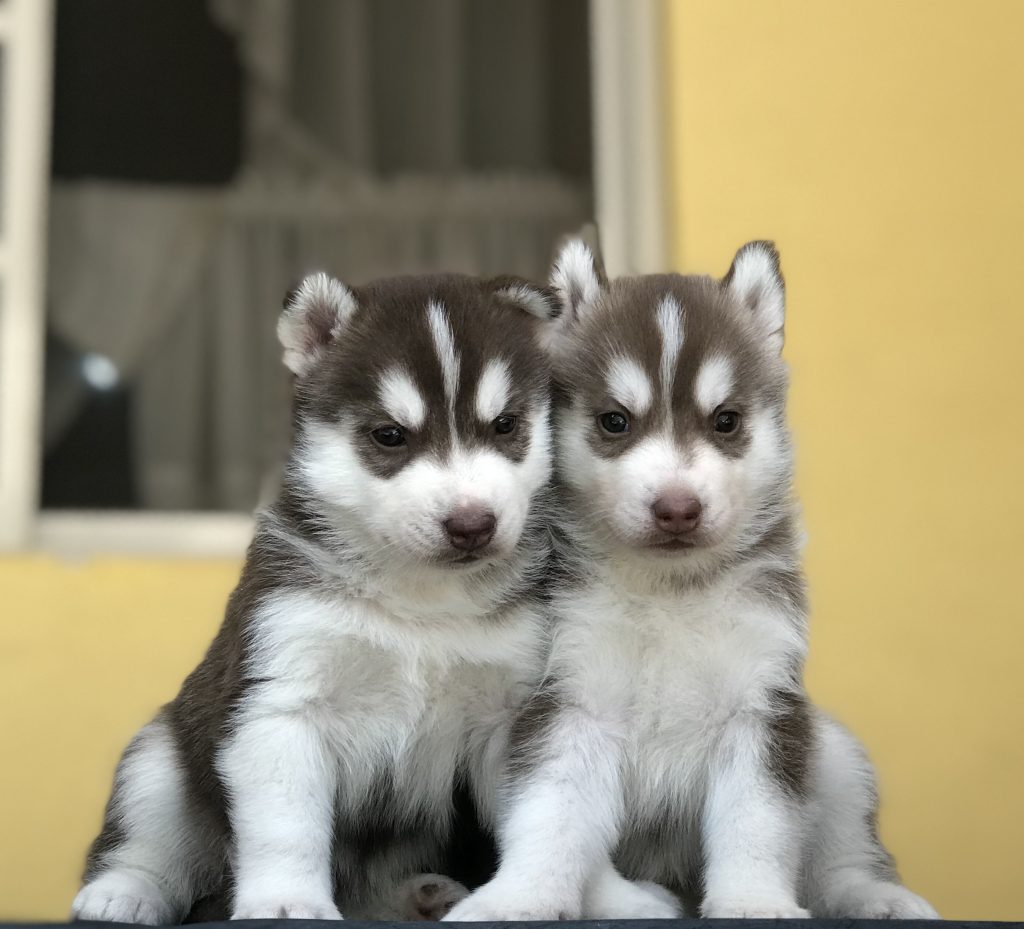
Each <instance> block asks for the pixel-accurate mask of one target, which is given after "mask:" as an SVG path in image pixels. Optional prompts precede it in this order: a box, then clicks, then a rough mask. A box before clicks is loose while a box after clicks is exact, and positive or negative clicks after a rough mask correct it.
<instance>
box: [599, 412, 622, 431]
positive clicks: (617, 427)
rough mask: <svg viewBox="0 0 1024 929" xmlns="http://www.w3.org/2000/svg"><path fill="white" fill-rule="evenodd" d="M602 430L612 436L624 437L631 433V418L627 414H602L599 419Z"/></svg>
mask: <svg viewBox="0 0 1024 929" xmlns="http://www.w3.org/2000/svg"><path fill="white" fill-rule="evenodd" d="M597 421H598V423H600V424H601V428H602V429H603V430H604V431H605V432H607V433H609V434H610V435H622V434H623V433H625V432H629V417H627V416H626V414H625V413H614V412H612V413H602V414H601V415H600V416H598V417H597Z"/></svg>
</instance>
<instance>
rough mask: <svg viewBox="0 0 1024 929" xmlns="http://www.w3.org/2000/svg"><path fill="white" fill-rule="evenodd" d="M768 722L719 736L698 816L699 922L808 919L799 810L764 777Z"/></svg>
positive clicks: (742, 722)
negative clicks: (800, 896)
mask: <svg viewBox="0 0 1024 929" xmlns="http://www.w3.org/2000/svg"><path fill="white" fill-rule="evenodd" d="M769 744H770V728H769V723H768V721H767V720H765V719H763V718H760V717H759V716H757V715H755V714H743V715H742V716H738V717H737V718H736V719H734V720H733V721H732V722H730V723H729V724H728V728H727V731H726V732H725V733H724V736H723V740H722V744H721V746H720V751H719V753H718V755H717V758H716V764H715V768H714V770H712V772H711V774H710V784H709V789H708V794H707V799H706V804H705V809H704V817H703V819H704V822H703V838H704V857H705V866H706V872H705V897H704V903H703V905H702V907H701V915H703V916H704V917H706V918H723V919H792V918H799V917H805V916H808V915H809V914H808V912H807V910H805V909H803V908H802V907H801V906H800V905H799V904H798V903H797V892H796V885H797V877H798V872H799V866H800V862H801V857H802V852H803V847H802V845H803V843H802V838H803V836H802V832H803V817H802V810H801V804H800V802H799V800H798V798H797V797H795V796H794V795H793V791H792V790H791V789H788V788H787V786H786V785H785V784H783V783H782V782H780V780H779V778H778V777H777V776H776V774H775V773H774V772H773V771H772V770H770V767H769V764H768V757H769V755H768V753H769Z"/></svg>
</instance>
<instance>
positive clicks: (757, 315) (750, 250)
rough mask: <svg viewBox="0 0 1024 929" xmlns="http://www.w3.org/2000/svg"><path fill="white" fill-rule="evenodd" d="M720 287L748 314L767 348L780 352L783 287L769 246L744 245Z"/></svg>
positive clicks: (783, 305)
mask: <svg viewBox="0 0 1024 929" xmlns="http://www.w3.org/2000/svg"><path fill="white" fill-rule="evenodd" d="M722 285H723V286H724V287H725V288H726V289H727V290H728V291H729V292H730V293H731V294H732V295H733V296H734V297H736V299H737V300H739V302H740V303H741V304H742V305H743V306H744V307H745V308H746V309H748V310H749V311H750V313H751V314H752V315H753V317H754V320H755V322H756V323H757V324H758V326H760V328H761V331H762V332H763V333H764V336H765V339H766V340H767V341H768V344H769V346H770V347H771V348H772V349H773V350H774V351H777V352H781V351H782V340H783V327H784V324H785V321H786V284H785V281H783V279H782V271H781V269H780V268H779V253H778V251H777V250H776V248H775V245H774V243H772V242H748V243H747V244H746V245H744V246H743V248H741V249H740V250H739V251H738V252H737V253H736V257H735V258H733V260H732V267H730V268H729V272H728V274H726V275H725V277H724V278H722Z"/></svg>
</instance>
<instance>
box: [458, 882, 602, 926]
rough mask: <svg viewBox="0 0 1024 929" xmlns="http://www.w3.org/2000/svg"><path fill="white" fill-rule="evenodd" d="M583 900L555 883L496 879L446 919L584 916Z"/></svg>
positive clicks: (485, 920) (484, 920) (519, 919)
mask: <svg viewBox="0 0 1024 929" xmlns="http://www.w3.org/2000/svg"><path fill="white" fill-rule="evenodd" d="M582 916H583V901H582V900H579V899H575V900H574V899H571V898H570V895H568V894H565V893H564V892H559V889H558V888H556V887H554V886H549V887H536V886H533V887H526V886H517V885H511V884H510V885H505V884H499V885H496V882H494V881H492V882H491V883H490V884H485V885H484V886H483V887H481V888H480V889H479V890H478V891H476V893H472V894H470V895H469V896H468V897H467V898H466V899H465V900H463V901H462V902H461V903H457V904H455V906H454V907H452V909H451V911H450V912H449V913H448V915H447V916H445V917H444V920H443V921H444V922H461V923H490V922H550V921H551V920H558V919H581V918H582Z"/></svg>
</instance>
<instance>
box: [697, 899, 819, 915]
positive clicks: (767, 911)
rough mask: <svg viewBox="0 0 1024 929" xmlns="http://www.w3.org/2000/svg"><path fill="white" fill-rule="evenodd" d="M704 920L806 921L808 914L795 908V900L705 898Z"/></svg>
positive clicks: (802, 909) (701, 911) (797, 907)
mask: <svg viewBox="0 0 1024 929" xmlns="http://www.w3.org/2000/svg"><path fill="white" fill-rule="evenodd" d="M700 913H701V916H703V917H704V918H705V919H807V918H809V917H810V915H811V914H810V912H809V911H808V910H805V909H804V908H803V907H800V906H797V903H796V901H795V900H787V899H785V898H784V897H783V898H772V897H761V896H754V895H750V896H741V895H735V896H731V897H727V898H721V899H714V898H710V897H709V898H707V899H705V901H704V903H703V904H702V905H701V908H700Z"/></svg>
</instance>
